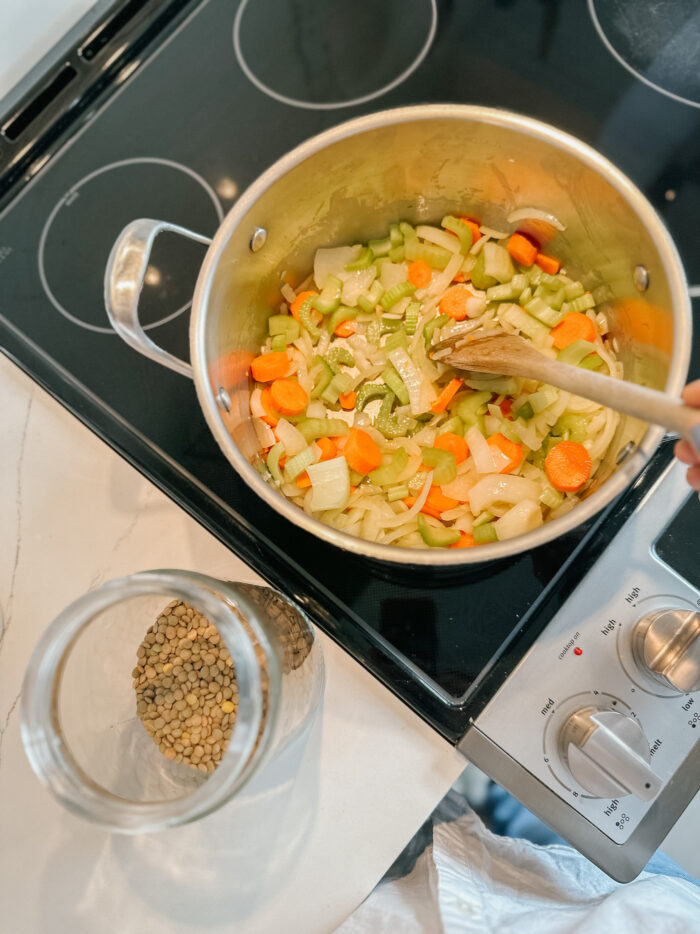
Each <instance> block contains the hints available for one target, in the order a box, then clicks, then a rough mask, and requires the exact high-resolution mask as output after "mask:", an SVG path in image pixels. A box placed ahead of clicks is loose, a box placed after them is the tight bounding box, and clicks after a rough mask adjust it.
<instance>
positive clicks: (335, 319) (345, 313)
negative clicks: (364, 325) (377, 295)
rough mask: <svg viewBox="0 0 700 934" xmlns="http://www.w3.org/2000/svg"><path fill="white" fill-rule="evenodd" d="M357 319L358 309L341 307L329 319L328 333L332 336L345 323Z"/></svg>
mask: <svg viewBox="0 0 700 934" xmlns="http://www.w3.org/2000/svg"><path fill="white" fill-rule="evenodd" d="M356 317H357V308H349V307H348V306H347V305H340V306H339V307H338V308H336V310H335V311H334V312H333V314H332V315H331V316H330V318H329V319H328V333H329V334H332V333H333V331H335V329H336V328H337V327H338V325H339V324H342V323H343V321H351V320H352V319H353V318H356Z"/></svg>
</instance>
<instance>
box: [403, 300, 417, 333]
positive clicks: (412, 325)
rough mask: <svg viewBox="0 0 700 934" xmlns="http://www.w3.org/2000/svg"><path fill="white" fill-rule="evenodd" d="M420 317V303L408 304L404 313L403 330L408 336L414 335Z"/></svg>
mask: <svg viewBox="0 0 700 934" xmlns="http://www.w3.org/2000/svg"><path fill="white" fill-rule="evenodd" d="M419 317H420V302H409V304H408V305H407V306H406V311H405V313H404V319H403V320H404V328H405V330H406V333H407V334H408V335H409V336H410V335H413V334H415V333H416V328H417V327H418V318H419Z"/></svg>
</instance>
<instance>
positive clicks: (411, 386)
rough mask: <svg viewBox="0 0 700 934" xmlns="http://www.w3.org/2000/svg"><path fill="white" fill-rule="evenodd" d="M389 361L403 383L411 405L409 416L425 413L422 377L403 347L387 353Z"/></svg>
mask: <svg viewBox="0 0 700 934" xmlns="http://www.w3.org/2000/svg"><path fill="white" fill-rule="evenodd" d="M389 359H390V360H391V362H392V363H393V364H394V366H395V367H396V370H397V372H398V374H399V376H400V377H401V379H402V380H403V381H404V385H405V386H406V391H407V392H408V398H409V401H410V404H411V414H412V415H420V414H421V413H422V412H424V411H425V409H424V408H423V376H422V374H421V373H420V371H419V370H418V369H417V367H416V366H414V364H413V363H412V361H411V360H410V359H409V356H408V354H407V353H406V351H405V350H404V349H403V347H397V348H396V350H392V351H391V352H390V353H389Z"/></svg>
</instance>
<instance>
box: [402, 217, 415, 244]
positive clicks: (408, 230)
mask: <svg viewBox="0 0 700 934" xmlns="http://www.w3.org/2000/svg"><path fill="white" fill-rule="evenodd" d="M399 233H400V234H401V236H402V237H403V238H404V240H408V239H409V238H411V237H417V234H416V229H415V227H413V226H411V224H409V223H407V222H406V221H401V222H400V224H399Z"/></svg>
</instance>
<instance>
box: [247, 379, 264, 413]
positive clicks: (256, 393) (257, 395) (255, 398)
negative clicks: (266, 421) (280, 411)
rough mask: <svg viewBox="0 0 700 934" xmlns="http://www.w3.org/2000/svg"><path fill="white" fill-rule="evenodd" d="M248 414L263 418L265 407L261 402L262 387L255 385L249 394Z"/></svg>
mask: <svg viewBox="0 0 700 934" xmlns="http://www.w3.org/2000/svg"><path fill="white" fill-rule="evenodd" d="M250 414H251V415H253V416H254V417H255V418H264V417H265V409H264V407H263V404H262V389H261V388H260V387H259V386H256V387H255V389H254V390H253V391H252V392H251V394H250Z"/></svg>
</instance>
